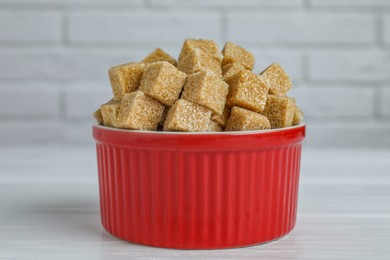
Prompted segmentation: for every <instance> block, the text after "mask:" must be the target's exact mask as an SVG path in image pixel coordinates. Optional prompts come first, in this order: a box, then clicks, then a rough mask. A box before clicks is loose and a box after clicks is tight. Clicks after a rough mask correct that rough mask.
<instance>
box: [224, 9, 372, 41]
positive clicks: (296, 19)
mask: <svg viewBox="0 0 390 260" xmlns="http://www.w3.org/2000/svg"><path fill="white" fill-rule="evenodd" d="M374 18H375V17H374V15H370V14H333V13H327V14H324V13H303V12H302V13H301V12H299V13H292V14H291V13H285V12H283V13H279V14H278V13H271V14H270V13H268V12H267V13H254V14H249V15H248V14H246V13H241V14H237V15H236V14H234V15H229V18H228V23H227V25H228V37H229V39H231V40H233V41H235V42H238V43H243V44H245V43H248V42H255V43H283V44H299V43H300V44H318V45H323V44H345V43H350V44H364V43H365V44H368V43H373V42H374V40H375V20H374Z"/></svg>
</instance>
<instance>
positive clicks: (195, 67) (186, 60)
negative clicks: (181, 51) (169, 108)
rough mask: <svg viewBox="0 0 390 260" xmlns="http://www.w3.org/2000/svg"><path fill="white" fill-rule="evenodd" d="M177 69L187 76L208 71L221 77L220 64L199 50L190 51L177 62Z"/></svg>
mask: <svg viewBox="0 0 390 260" xmlns="http://www.w3.org/2000/svg"><path fill="white" fill-rule="evenodd" d="M177 68H178V69H179V70H181V71H183V72H185V73H187V74H192V73H196V72H199V71H202V70H206V69H209V70H211V71H213V72H214V73H215V74H216V75H217V76H219V77H222V69H221V63H220V62H218V61H217V60H215V59H213V58H212V57H211V56H210V55H208V54H207V53H206V52H204V51H203V50H201V49H192V50H190V51H189V52H188V53H187V55H186V56H184V57H183V58H182V59H180V60H179V63H178V65H177Z"/></svg>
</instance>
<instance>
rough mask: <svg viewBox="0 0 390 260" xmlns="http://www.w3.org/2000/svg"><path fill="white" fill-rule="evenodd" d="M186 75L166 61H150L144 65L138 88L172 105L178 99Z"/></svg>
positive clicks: (167, 104)
mask: <svg viewBox="0 0 390 260" xmlns="http://www.w3.org/2000/svg"><path fill="white" fill-rule="evenodd" d="M186 77H187V75H186V74H185V73H184V72H181V71H179V70H178V69H177V68H176V67H175V66H173V65H172V64H170V63H169V62H166V61H160V62H155V63H151V64H149V65H148V66H146V68H145V71H144V74H143V76H142V79H141V84H140V86H139V90H141V91H142V92H144V93H145V94H147V95H149V96H151V97H153V98H154V99H156V100H158V101H160V102H161V103H163V104H164V105H166V106H172V105H173V103H175V101H176V100H178V99H179V95H180V92H181V91H182V88H183V85H184V82H185V80H186Z"/></svg>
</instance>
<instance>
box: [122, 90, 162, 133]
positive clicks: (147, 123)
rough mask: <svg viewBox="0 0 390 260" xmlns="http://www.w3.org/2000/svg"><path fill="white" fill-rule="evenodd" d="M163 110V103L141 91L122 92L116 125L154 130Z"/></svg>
mask: <svg viewBox="0 0 390 260" xmlns="http://www.w3.org/2000/svg"><path fill="white" fill-rule="evenodd" d="M163 111H164V105H162V104H161V103H160V102H158V101H157V100H154V99H153V98H151V97H149V96H148V95H145V94H144V93H143V92H142V91H139V90H137V91H134V92H131V93H128V94H124V95H123V97H122V100H121V103H120V106H119V112H118V117H117V121H116V127H120V128H127V129H137V130H156V129H157V125H158V122H160V120H161V116H162V113H163Z"/></svg>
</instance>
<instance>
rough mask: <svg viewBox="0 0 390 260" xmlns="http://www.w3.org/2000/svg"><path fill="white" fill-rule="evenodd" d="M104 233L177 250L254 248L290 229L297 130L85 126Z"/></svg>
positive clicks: (300, 132)
mask: <svg viewBox="0 0 390 260" xmlns="http://www.w3.org/2000/svg"><path fill="white" fill-rule="evenodd" d="M93 136H94V138H95V140H96V149H97V161H98V172H99V191H100V209H101V219H102V223H103V226H104V228H105V229H106V230H107V231H108V232H110V233H111V234H112V235H114V236H116V237H118V238H121V239H124V240H127V241H130V242H134V243H139V244H144V245H149V246H157V247H167V248H181V249H214V248H230V247H240V246H247V245H253V244H259V243H264V242H268V241H271V240H274V239H277V238H279V237H281V236H283V235H285V234H287V233H288V232H290V231H291V230H292V229H293V227H294V225H295V221H296V215H297V197H298V182H299V168H300V157H301V143H302V141H303V139H304V137H305V126H304V125H303V124H302V125H298V126H294V127H289V128H283V129H274V130H263V131H244V132H224V133H172V132H171V133H168V132H149V131H131V130H120V129H114V128H109V127H104V126H98V125H95V126H93Z"/></svg>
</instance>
